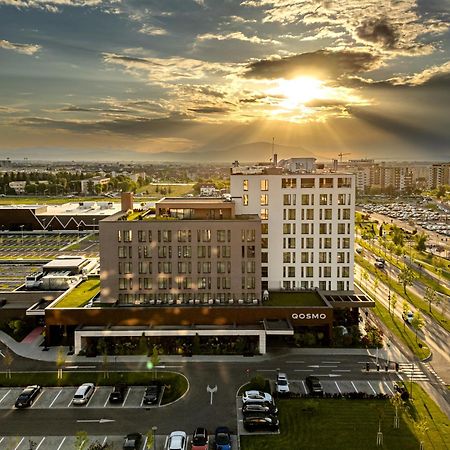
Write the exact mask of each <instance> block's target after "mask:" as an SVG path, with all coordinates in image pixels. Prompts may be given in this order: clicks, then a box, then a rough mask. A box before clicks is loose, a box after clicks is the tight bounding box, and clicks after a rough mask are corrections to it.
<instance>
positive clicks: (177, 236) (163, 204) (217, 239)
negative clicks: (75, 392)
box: [100, 199, 261, 306]
mask: <svg viewBox="0 0 450 450" xmlns="http://www.w3.org/2000/svg"><path fill="white" fill-rule="evenodd" d="M130 217H132V216H128V217H127V215H126V213H123V212H122V213H119V214H117V215H115V216H111V217H110V218H108V219H105V220H103V221H102V222H101V223H100V265H101V283H102V289H101V296H102V299H103V300H105V301H116V300H117V301H118V304H119V305H149V306H151V305H165V304H168V305H171V304H173V305H180V304H191V305H200V304H202V305H210V304H239V303H251V304H253V303H259V301H260V299H261V234H260V233H261V231H260V230H261V224H260V219H259V218H258V217H257V216H245V217H244V216H235V214H234V204H233V203H232V202H226V201H220V200H217V199H214V200H208V199H202V200H200V199H163V200H162V201H160V202H158V203H157V206H156V215H153V214H149V213H148V212H142V213H140V214H138V216H137V220H128V219H130Z"/></svg>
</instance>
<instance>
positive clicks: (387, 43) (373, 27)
mask: <svg viewBox="0 0 450 450" xmlns="http://www.w3.org/2000/svg"><path fill="white" fill-rule="evenodd" d="M356 34H357V36H358V37H359V38H360V39H362V40H364V41H368V42H372V43H375V44H379V45H380V46H381V47H383V48H386V49H393V48H395V45H396V43H397V42H398V39H399V34H398V32H397V30H396V29H395V28H394V26H393V25H392V24H391V23H390V22H389V20H388V19H387V18H386V17H380V18H376V19H368V20H365V21H364V22H363V23H362V24H361V25H360V26H359V27H357V28H356Z"/></svg>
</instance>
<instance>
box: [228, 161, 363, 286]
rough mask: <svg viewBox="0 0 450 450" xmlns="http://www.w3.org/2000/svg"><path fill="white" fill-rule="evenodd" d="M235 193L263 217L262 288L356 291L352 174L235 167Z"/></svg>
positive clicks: (242, 210)
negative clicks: (354, 287)
mask: <svg viewBox="0 0 450 450" xmlns="http://www.w3.org/2000/svg"><path fill="white" fill-rule="evenodd" d="M230 192H231V198H232V199H233V200H234V201H235V203H236V214H255V215H258V216H259V217H260V219H261V263H262V267H261V277H262V289H263V290H265V289H268V290H279V289H285V290H292V289H313V288H317V289H319V290H321V291H331V290H338V291H351V290H353V282H354V279H353V264H354V256H353V248H354V213H355V176H354V175H353V174H343V173H328V172H323V173H307V172H304V173H299V172H298V171H296V172H291V171H288V170H285V169H281V168H279V167H263V166H256V167H239V166H235V167H233V168H232V172H231V188H230Z"/></svg>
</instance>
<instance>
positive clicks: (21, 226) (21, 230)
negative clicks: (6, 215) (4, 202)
mask: <svg viewBox="0 0 450 450" xmlns="http://www.w3.org/2000/svg"><path fill="white" fill-rule="evenodd" d="M23 227H24V225H20V232H21V236H22V237H21V242H22V244H23Z"/></svg>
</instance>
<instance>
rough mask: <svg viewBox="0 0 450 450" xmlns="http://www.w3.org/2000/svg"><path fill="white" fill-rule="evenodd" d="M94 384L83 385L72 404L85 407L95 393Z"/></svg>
mask: <svg viewBox="0 0 450 450" xmlns="http://www.w3.org/2000/svg"><path fill="white" fill-rule="evenodd" d="M94 390H95V386H94V383H83V384H82V385H81V386H80V387H79V388H78V389H77V391H76V392H75V395H74V396H73V400H72V404H74V405H85V404H86V403H87V402H88V401H89V399H90V398H91V397H92V394H93V393H94Z"/></svg>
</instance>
